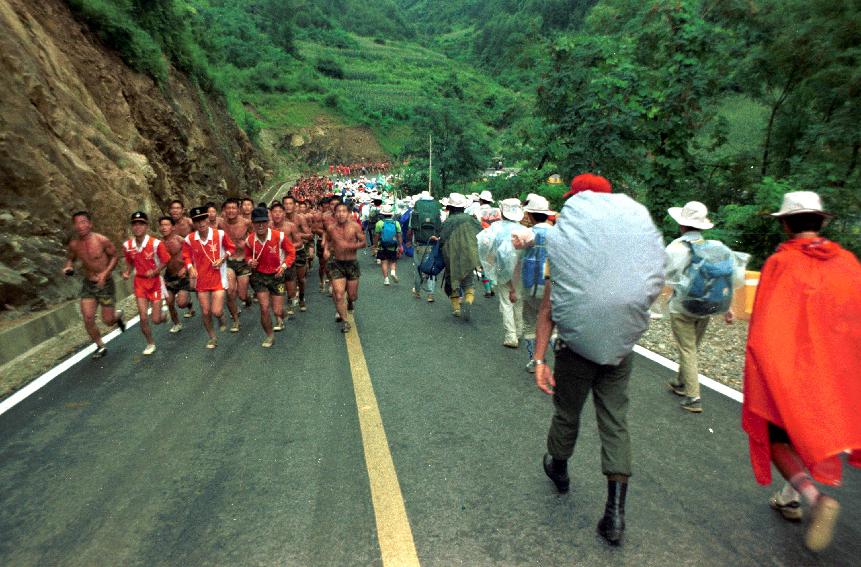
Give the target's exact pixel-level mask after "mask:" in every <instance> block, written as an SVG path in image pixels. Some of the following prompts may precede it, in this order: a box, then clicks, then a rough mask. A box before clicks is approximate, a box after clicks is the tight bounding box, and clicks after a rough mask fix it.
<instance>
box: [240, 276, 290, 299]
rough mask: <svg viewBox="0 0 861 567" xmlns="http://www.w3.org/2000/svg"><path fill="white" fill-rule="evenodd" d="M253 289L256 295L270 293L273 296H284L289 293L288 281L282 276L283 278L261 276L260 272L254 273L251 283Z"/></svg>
mask: <svg viewBox="0 0 861 567" xmlns="http://www.w3.org/2000/svg"><path fill="white" fill-rule="evenodd" d="M249 283H250V284H251V289H253V290H254V293H261V292H266V291H268V292H269V293H270V294H272V295H278V296H282V295H284V294H285V293H287V280H286V279H285V278H284V276H283V275H282V276H281V277H278V276H276V275H275V274H261V273H260V272H252V273H251V279H250V282H249Z"/></svg>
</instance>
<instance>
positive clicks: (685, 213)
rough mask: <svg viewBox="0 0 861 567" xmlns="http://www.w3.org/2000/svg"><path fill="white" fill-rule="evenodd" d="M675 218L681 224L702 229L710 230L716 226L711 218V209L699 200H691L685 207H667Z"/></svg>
mask: <svg viewBox="0 0 861 567" xmlns="http://www.w3.org/2000/svg"><path fill="white" fill-rule="evenodd" d="M667 212H668V213H670V216H671V217H673V220H674V221H676V222H677V223H679V226H689V227H691V228H698V229H700V230H708V229H710V228H712V227H714V224H713V223H712V221H710V220H709V218H708V216H709V209H708V207H706V206H705V205H703V204H702V203H700V202H699V201H690V202H688V203H686V204H685V206H684V207H670V208H669V209H667Z"/></svg>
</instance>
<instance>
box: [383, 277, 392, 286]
mask: <svg viewBox="0 0 861 567" xmlns="http://www.w3.org/2000/svg"><path fill="white" fill-rule="evenodd" d="M383 285H392V282H390V281H389V278H388V277H386V278H383Z"/></svg>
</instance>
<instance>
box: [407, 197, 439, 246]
mask: <svg viewBox="0 0 861 567" xmlns="http://www.w3.org/2000/svg"><path fill="white" fill-rule="evenodd" d="M439 212H440V207H439V203H437V202H436V201H432V200H430V199H419V200H418V201H416V204H415V206H414V207H413V213H412V215H410V228H411V229H412V231H413V235H414V236H415V239H416V242H418V243H419V244H427V243H428V242H430V238H431V236H437V235H439V231H440V221H439Z"/></svg>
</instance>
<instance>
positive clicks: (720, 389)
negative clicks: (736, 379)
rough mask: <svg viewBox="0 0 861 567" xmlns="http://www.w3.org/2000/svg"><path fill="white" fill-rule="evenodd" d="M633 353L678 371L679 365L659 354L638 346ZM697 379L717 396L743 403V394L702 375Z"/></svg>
mask: <svg viewBox="0 0 861 567" xmlns="http://www.w3.org/2000/svg"><path fill="white" fill-rule="evenodd" d="M634 352H636V353H637V354H639V355H640V356H642V357H645V358H648V359H649V360H651V361H652V362H657V363H658V364H660V365H661V366H663V367H665V368H669V369H670V370H673V371H678V369H679V364H678V363H677V362H673V361H672V360H670V359H669V358H667V357H665V356H661V355H660V354H658V353H656V352H652V351H650V350H649V349H647V348H643V347H641V346H640V345H635V346H634ZM699 378H700V384H702V385H703V386H705V387H706V388H709V389H711V390H714V391H715V392H717V393H719V394H723V395H724V396H726V397H728V398H731V399H733V400H735V401H737V402H738V403H742V402H743V401H744V394H742V393H741V392H739V391H738V390H735V389H733V388H730V387H729V386H726V385H724V384H721V383H720V382H717V381H715V380H712V379H711V378H709V377H708V376H703V375H702V374H699Z"/></svg>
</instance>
